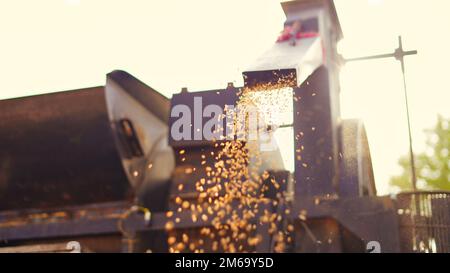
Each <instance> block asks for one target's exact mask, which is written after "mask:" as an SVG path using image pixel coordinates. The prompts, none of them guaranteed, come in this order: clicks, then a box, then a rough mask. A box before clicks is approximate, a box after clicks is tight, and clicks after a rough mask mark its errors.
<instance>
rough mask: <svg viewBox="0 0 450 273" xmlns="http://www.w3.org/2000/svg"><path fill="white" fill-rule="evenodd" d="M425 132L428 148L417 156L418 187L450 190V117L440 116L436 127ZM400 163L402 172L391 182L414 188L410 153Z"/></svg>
mask: <svg viewBox="0 0 450 273" xmlns="http://www.w3.org/2000/svg"><path fill="white" fill-rule="evenodd" d="M425 132H426V134H427V143H426V144H427V148H426V150H425V152H423V153H420V154H416V156H415V163H416V174H417V187H418V188H419V189H423V190H447V191H450V171H449V169H450V154H449V153H450V119H445V118H443V117H442V116H438V121H437V123H436V125H435V127H434V128H433V129H431V130H425ZM398 163H399V165H400V166H401V167H402V169H403V171H402V174H401V175H399V176H394V177H392V178H391V180H390V184H391V185H392V186H395V187H398V188H400V189H401V190H404V191H409V190H412V185H411V164H410V161H409V155H407V156H402V157H401V158H400V159H399V161H398Z"/></svg>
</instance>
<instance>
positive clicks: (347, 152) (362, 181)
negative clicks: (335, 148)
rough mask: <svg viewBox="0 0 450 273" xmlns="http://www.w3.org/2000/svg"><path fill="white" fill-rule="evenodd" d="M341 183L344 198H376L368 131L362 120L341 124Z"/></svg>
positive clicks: (341, 193)
mask: <svg viewBox="0 0 450 273" xmlns="http://www.w3.org/2000/svg"><path fill="white" fill-rule="evenodd" d="M339 137H340V153H339V161H340V163H339V164H340V181H339V193H340V195H341V196H343V197H358V196H375V195H376V187H375V179H374V176H373V169H372V160H371V157H370V150H369V142H368V140H367V135H366V130H365V128H364V125H363V123H362V122H361V121H360V120H356V119H349V120H343V121H342V122H341V124H340V134H339Z"/></svg>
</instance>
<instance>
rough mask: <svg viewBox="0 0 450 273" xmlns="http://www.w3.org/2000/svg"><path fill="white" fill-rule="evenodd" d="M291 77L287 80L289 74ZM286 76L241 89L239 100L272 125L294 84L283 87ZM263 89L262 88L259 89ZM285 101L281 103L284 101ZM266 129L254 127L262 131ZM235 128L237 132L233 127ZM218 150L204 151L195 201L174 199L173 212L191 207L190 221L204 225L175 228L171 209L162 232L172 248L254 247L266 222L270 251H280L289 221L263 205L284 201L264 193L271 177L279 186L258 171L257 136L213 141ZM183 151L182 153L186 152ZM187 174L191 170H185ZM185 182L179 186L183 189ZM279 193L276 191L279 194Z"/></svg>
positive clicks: (237, 125)
mask: <svg viewBox="0 0 450 273" xmlns="http://www.w3.org/2000/svg"><path fill="white" fill-rule="evenodd" d="M289 81H291V79H289ZM286 82H287V80H286V79H284V80H281V81H279V82H277V83H272V84H267V85H260V86H258V87H255V88H243V89H241V90H240V94H239V101H238V105H239V106H241V107H243V108H246V107H254V106H256V107H257V108H258V112H259V113H258V115H259V116H260V117H262V118H263V119H264V122H265V124H269V125H271V126H274V125H275V126H276V125H277V124H278V123H279V119H280V115H281V113H284V112H285V111H284V110H285V109H286V108H288V107H289V105H288V104H289V103H290V104H292V88H288V87H285V86H286ZM261 91H262V92H261ZM283 102H284V103H283ZM234 122H235V124H234V125H235V128H240V126H243V127H245V128H248V127H246V123H247V122H248V120H246V118H245V116H244V117H242V116H240V115H239V116H237V118H236V119H235V120H234ZM266 129H267V128H266V127H264V128H258V134H257V135H259V133H261V131H260V130H266ZM233 133H235V132H233ZM214 145H215V147H217V148H220V149H219V152H218V153H214V152H211V153H210V154H208V155H202V160H204V161H202V163H201V165H202V166H204V168H205V173H206V176H205V177H202V178H201V179H200V180H198V181H196V183H195V189H196V191H197V192H198V198H197V200H196V202H191V203H190V202H189V201H187V200H182V198H180V197H176V198H175V202H176V204H177V205H178V209H177V212H181V211H189V212H190V216H191V220H192V222H193V223H195V222H197V221H203V222H204V223H205V225H204V226H203V227H201V228H199V229H198V230H196V231H192V230H191V231H188V230H184V231H183V230H181V231H180V230H176V229H175V228H174V226H175V224H174V222H175V223H179V222H180V219H179V218H175V219H173V215H174V213H173V212H168V213H167V218H168V221H167V224H166V231H167V233H168V240H167V243H168V245H169V251H170V252H196V253H203V252H217V251H220V252H230V253H233V252H254V251H255V249H256V246H257V245H258V244H260V242H261V241H262V239H263V236H267V234H261V233H259V232H258V227H259V226H261V225H266V226H267V227H268V228H267V233H268V234H269V235H271V236H272V240H273V241H274V250H275V251H276V252H283V251H284V250H285V245H286V243H287V242H290V240H291V238H290V236H289V234H290V232H292V231H293V226H292V225H287V226H285V228H280V226H282V225H280V223H281V222H282V221H283V219H284V217H283V215H282V214H283V213H289V210H288V209H286V210H285V211H283V212H282V213H280V212H274V211H273V210H270V209H268V206H267V205H274V206H277V205H280V204H279V203H280V202H281V201H280V200H282V199H281V198H278V199H276V200H271V199H268V198H266V197H265V191H266V189H267V186H265V185H264V181H267V180H270V183H272V184H273V186H274V187H275V188H277V189H278V188H280V181H276V180H275V179H273V178H272V179H269V178H270V174H269V173H268V172H267V171H262V172H261V170H260V167H261V165H262V164H263V162H262V156H261V151H260V148H259V146H258V145H259V142H258V141H245V140H239V139H233V140H226V141H224V140H216V142H215V144H214ZM184 153H185V151H184V150H183V151H181V152H180V156H182V157H184V156H185V154H184ZM206 156H212V157H213V158H214V160H213V161H214V165H213V166H207V165H206V162H207V161H206ZM186 173H192V170H188V169H186ZM182 189H183V185H182V184H181V185H179V186H178V190H180V191H181V190H182ZM282 195H283V193H280V194H279V195H278V196H279V197H280V196H282Z"/></svg>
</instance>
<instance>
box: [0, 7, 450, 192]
mask: <svg viewBox="0 0 450 273" xmlns="http://www.w3.org/2000/svg"><path fill="white" fill-rule="evenodd" d="M335 3H336V7H337V10H338V15H339V17H340V20H341V25H342V28H343V31H344V36H345V38H344V40H343V41H342V42H341V44H340V51H341V53H342V54H343V55H344V56H346V57H352V56H359V55H368V54H378V53H386V52H392V51H393V50H394V49H395V48H396V46H397V35H398V34H401V35H403V39H404V46H405V48H406V49H417V50H418V51H419V55H417V56H411V57H407V60H406V64H407V82H408V87H409V95H410V104H411V112H412V113H411V115H412V123H413V137H414V141H415V143H414V147H415V149H416V150H417V151H421V150H423V149H424V140H425V138H424V134H423V129H425V128H428V127H430V126H432V125H433V124H434V121H435V120H436V116H437V114H438V113H441V114H443V115H444V116H446V117H450V108H449V101H450V95H449V94H450V93H449V91H450V90H449V83H448V77H449V74H448V73H449V72H448V71H449V70H448V68H447V66H448V64H449V63H450V52H449V51H448V49H449V48H450V38H449V35H448V34H449V30H450V16H448V12H449V11H450V1H448V0H429V1H425V0H336V1H335ZM283 21H284V14H283V12H282V10H281V8H280V6H279V2H278V1H277V0H226V1H225V0H220V1H219V0H217V1H216V0H204V1H200V0H171V1H162V0H161V1H150V0H147V1H143V0H142V1H137V0H126V1H125V0H124V1H113V0H89V1H87V0H41V1H33V0H28V1H25V0H9V1H8V0H0V83H1V89H0V99H3V98H11V97H19V96H25V95H31V94H39V93H47V92H53V91H61V90H69V89H76V88H82V87H89V86H95V85H103V84H104V82H105V74H106V73H108V72H110V71H112V70H114V69H123V70H126V71H128V72H130V73H131V74H133V75H135V76H136V77H138V78H139V79H141V80H142V81H144V82H145V83H147V84H148V85H150V86H152V87H153V88H155V89H157V90H159V91H160V92H161V93H163V94H164V95H166V96H168V97H170V96H171V94H173V93H176V92H179V90H180V88H181V87H184V86H186V87H188V88H189V89H190V90H206V89H214V88H223V87H225V86H226V83H227V82H230V81H233V82H235V83H236V85H239V86H240V85H242V78H241V74H240V71H241V70H242V69H243V68H244V67H245V66H246V65H247V64H249V63H250V61H252V60H253V59H255V58H256V57H257V56H258V55H259V54H260V53H261V52H262V51H263V50H264V49H266V48H267V47H269V46H270V45H271V44H272V43H273V41H274V39H275V38H276V36H277V33H278V32H279V31H280V30H281V27H282V23H283ZM401 80H402V78H401V73H400V68H399V64H398V63H397V62H396V61H394V60H383V61H370V62H364V63H352V64H347V65H346V66H345V67H343V68H342V73H341V83H342V94H341V96H342V98H341V102H342V105H341V108H342V114H343V116H344V117H360V118H362V119H364V122H365V124H366V127H367V130H368V134H369V142H370V145H371V152H372V157H373V163H374V170H375V175H376V180H377V186H378V189H379V192H380V193H382V194H383V193H388V192H389V191H390V190H391V189H389V187H388V180H389V177H390V176H391V175H393V174H396V173H398V172H399V168H398V166H397V159H398V158H399V156H400V155H401V154H404V153H406V152H407V151H408V142H407V140H408V138H407V129H406V128H407V127H406V118H405V109H404V101H403V90H402V85H401V83H402V82H401Z"/></svg>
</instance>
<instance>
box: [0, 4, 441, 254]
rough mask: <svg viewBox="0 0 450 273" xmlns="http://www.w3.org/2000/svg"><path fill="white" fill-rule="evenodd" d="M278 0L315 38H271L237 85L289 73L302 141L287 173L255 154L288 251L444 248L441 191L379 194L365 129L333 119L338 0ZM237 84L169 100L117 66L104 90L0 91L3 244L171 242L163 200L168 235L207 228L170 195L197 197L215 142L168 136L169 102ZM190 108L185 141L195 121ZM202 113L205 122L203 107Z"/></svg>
mask: <svg viewBox="0 0 450 273" xmlns="http://www.w3.org/2000/svg"><path fill="white" fill-rule="evenodd" d="M282 6H283V9H284V11H285V13H286V17H287V21H286V23H285V26H290V25H291V24H293V23H294V22H296V21H301V22H302V25H303V26H304V28H305V30H306V31H308V32H316V33H317V35H313V36H312V37H310V38H306V39H300V40H298V41H296V42H295V43H294V45H291V44H290V41H286V42H280V43H276V44H275V45H274V46H273V47H272V48H271V49H269V50H268V51H267V52H266V53H265V54H263V56H262V57H261V58H260V59H258V60H257V61H256V62H255V63H254V64H252V65H251V66H250V67H249V68H248V69H247V70H246V71H244V73H243V74H244V82H245V85H246V87H252V86H257V85H258V84H266V83H267V82H272V81H274V80H275V81H277V77H292V76H293V77H294V83H293V82H292V81H290V83H289V84H288V85H287V86H288V87H291V88H292V89H293V109H294V111H293V115H294V117H293V120H294V122H293V124H292V129H293V131H294V138H295V139H294V140H293V141H294V146H295V150H296V151H300V153H299V155H300V156H299V157H296V160H295V172H294V173H293V174H289V173H288V172H286V171H284V170H283V166H282V164H280V162H281V157H280V154H279V151H278V150H275V151H272V152H271V153H267V154H266V155H263V156H262V157H263V159H264V164H263V166H262V168H261V170H267V171H270V174H271V176H273V177H276V178H277V179H279V180H280V181H284V183H285V185H286V186H285V187H282V189H280V190H288V191H289V193H290V194H289V195H283V196H281V197H280V195H277V194H276V193H277V190H273V191H272V193H270V194H267V196H265V198H266V199H274V198H282V199H283V200H282V201H283V202H278V203H272V202H269V203H267V202H262V203H261V209H260V211H264V209H266V210H269V211H272V212H283V215H285V216H284V219H283V221H282V222H281V224H280V228H281V229H283V230H285V231H286V232H287V230H288V229H287V225H290V224H292V225H293V226H294V230H290V231H289V233H290V235H291V236H292V238H293V241H292V242H291V243H290V244H289V245H288V247H287V248H286V249H285V251H288V252H370V251H381V252H399V251H403V252H449V248H448V246H449V245H450V241H449V240H450V239H449V238H450V237H449V226H450V219H449V217H448V215H450V211H449V207H450V206H449V196H450V194H449V193H425V192H424V193H419V192H417V193H409V194H407V193H405V194H400V195H398V196H396V197H394V198H393V197H379V196H376V190H375V184H374V179H373V173H372V164H371V161H370V153H369V149H368V142H367V136H366V135H365V131H364V127H363V125H362V123H361V122H360V121H357V120H341V119H340V117H339V100H338V98H339V81H338V79H339V75H338V71H339V67H338V66H339V65H338V64H339V57H338V56H337V53H336V44H337V42H338V40H339V39H340V38H341V37H342V32H341V29H340V27H339V21H338V18H337V16H336V11H335V8H334V5H333V2H332V1H328V0H314V1H313V0H302V1H290V2H286V3H283V4H282ZM237 93H238V88H235V87H233V86H231V85H230V86H228V87H227V88H226V89H223V90H212V91H204V92H181V93H179V94H176V95H174V96H173V98H172V101H171V102H170V103H169V100H167V99H166V98H164V97H163V96H162V95H160V94H159V93H157V92H156V91H155V90H153V89H151V88H150V87H148V86H146V85H145V84H143V83H142V82H140V81H139V80H137V79H135V78H134V77H132V76H131V75H129V74H128V73H126V72H122V71H115V72H112V73H110V74H108V77H107V83H106V87H97V88H90V89H84V90H78V91H72V92H63V93H54V94H48V95H41V96H34V97H28V98H20V99H13V100H5V101H0V251H2V249H3V250H4V251H18V252H19V251H38V252H39V251H45V250H47V251H60V252H61V251H75V250H77V249H74V244H73V243H72V244H68V245H67V244H66V243H68V242H70V241H77V242H78V243H79V244H80V245H81V251H93V252H119V251H123V252H145V251H153V252H167V251H168V246H167V236H168V233H167V232H166V229H165V226H166V223H167V221H168V218H167V216H166V211H167V210H169V209H170V210H172V211H174V213H175V216H173V217H176V218H178V219H179V221H176V222H175V223H174V226H173V229H172V230H171V232H172V234H175V235H177V236H179V235H181V234H182V233H188V234H190V235H195V234H196V232H197V233H198V231H199V230H200V228H202V227H206V226H211V222H210V221H204V220H203V219H198V221H193V220H192V219H191V214H190V213H189V211H187V212H178V211H177V210H176V208H177V206H176V205H175V203H174V201H175V199H176V197H177V196H181V197H182V198H183V199H184V200H190V201H191V202H195V200H197V196H196V194H198V193H197V192H196V190H195V182H196V181H198V179H200V178H201V177H204V176H205V174H204V171H203V170H204V168H203V166H204V165H205V164H206V165H210V164H214V159H213V157H211V156H205V155H209V154H211V153H217V151H218V150H219V149H220V147H215V145H214V142H211V141H205V140H204V139H202V138H200V139H191V140H176V139H173V135H172V134H170V133H169V132H170V130H171V128H172V126H173V124H174V123H175V122H176V120H177V117H175V116H173V115H172V114H173V113H172V111H173V110H174V108H175V107H176V106H177V105H186V107H188V108H190V109H191V110H192V111H195V107H194V106H193V104H194V100H195V98H196V97H197V98H201V99H202V101H203V104H204V105H209V104H216V105H219V106H220V107H222V108H223V107H224V105H235V104H236V101H237V99H238V95H237ZM200 111H202V112H200V113H201V114H203V109H200ZM191 114H193V115H191V116H190V118H191V122H192V128H190V134H191V136H192V138H194V135H195V134H196V132H198V131H199V130H202V128H201V127H198V128H197V127H196V124H198V123H196V122H195V120H194V119H195V118H196V117H197V116H198V115H196V114H194V113H191ZM201 116H203V117H204V115H201ZM201 119H202V120H201V121H202V123H203V124H204V122H206V120H207V119H208V117H204V118H201ZM215 143H217V142H215ZM188 169H189V170H190V171H189V172H187V171H186V170H188ZM194 169H195V170H197V171H192V170H194ZM291 178H292V179H291ZM293 181H295V183H292V182H293ZM181 184H182V185H183V186H184V187H181V188H180V187H179V185H181ZM180 189H181V190H180ZM280 190H278V192H279V191H280ZM275 204H276V205H275ZM236 209H238V208H236ZM139 212H144V213H143V214H141V213H139ZM230 217H231V216H230ZM258 219H259V217H258V215H255V217H254V218H253V220H251V221H254V224H258V225H257V226H258V228H257V230H256V231H255V232H256V233H258V234H261V235H262V240H261V242H260V244H258V245H257V246H253V247H251V248H247V249H245V250H246V251H257V252H272V251H275V249H274V241H273V238H272V236H271V235H270V234H269V232H268V226H267V225H260V223H258ZM226 220H227V217H225V218H224V219H223V221H226ZM36 245H39V246H40V247H36ZM75 248H76V247H75ZM78 250H79V249H78ZM206 250H207V251H212V250H211V249H208V248H206ZM218 251H220V249H219V250H218Z"/></svg>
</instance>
